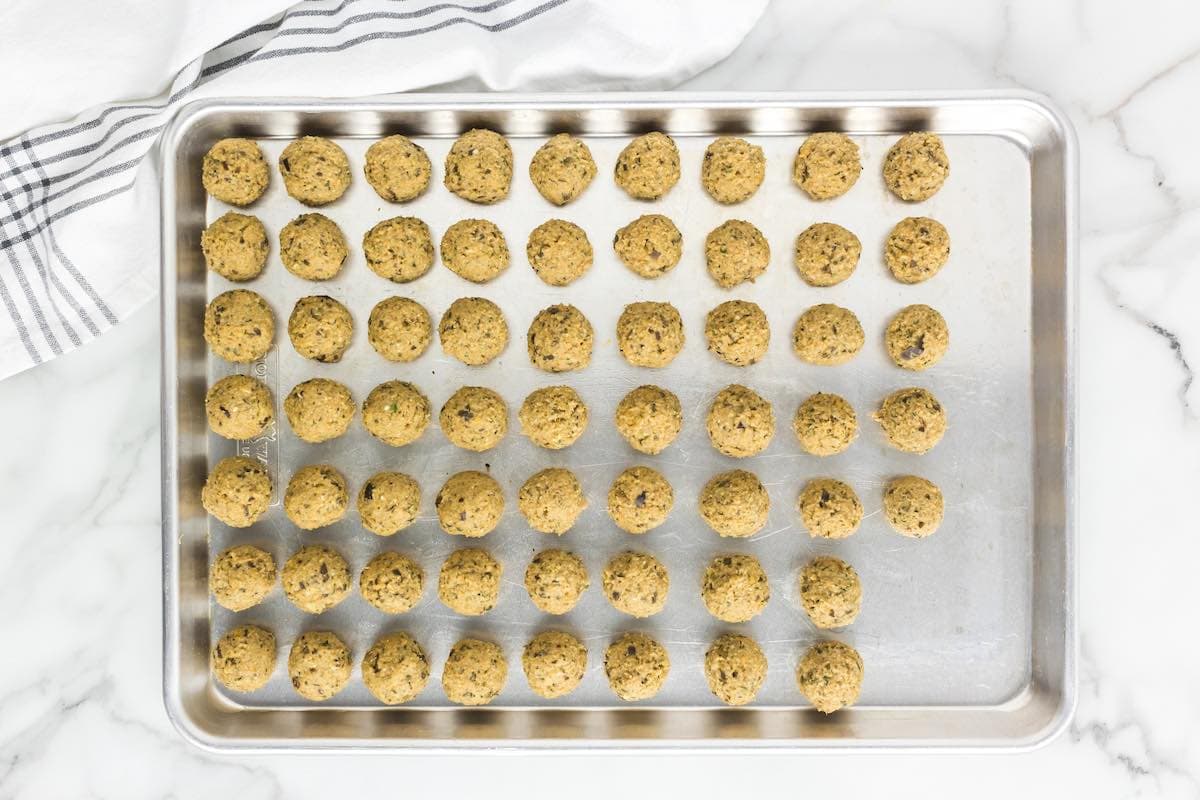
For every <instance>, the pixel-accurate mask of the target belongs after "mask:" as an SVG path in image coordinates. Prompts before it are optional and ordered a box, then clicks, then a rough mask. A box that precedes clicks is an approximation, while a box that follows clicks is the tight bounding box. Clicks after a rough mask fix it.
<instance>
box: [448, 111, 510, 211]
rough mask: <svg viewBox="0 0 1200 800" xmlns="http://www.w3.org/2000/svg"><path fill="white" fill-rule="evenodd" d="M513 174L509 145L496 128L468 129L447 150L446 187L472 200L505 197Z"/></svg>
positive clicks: (492, 200) (495, 201) (493, 199)
mask: <svg viewBox="0 0 1200 800" xmlns="http://www.w3.org/2000/svg"><path fill="white" fill-rule="evenodd" d="M512 176H513V153H512V148H511V147H510V146H509V144H508V140H507V139H505V138H504V137H503V136H501V135H500V134H498V133H496V132H495V131H489V130H484V129H481V128H476V129H474V130H469V131H467V132H466V133H464V134H463V135H462V136H459V137H458V138H457V139H455V140H454V144H453V145H452V146H451V147H450V152H449V153H447V154H446V175H445V178H443V181H444V183H445V184H446V188H447V189H449V190H450V191H451V192H453V193H454V194H456V195H458V196H459V197H461V198H462V199H464V200H470V201H471V202H472V203H484V204H491V203H499V202H500V201H501V200H503V199H504V198H506V197H508V189H509V187H510V186H511V185H512Z"/></svg>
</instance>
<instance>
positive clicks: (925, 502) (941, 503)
mask: <svg viewBox="0 0 1200 800" xmlns="http://www.w3.org/2000/svg"><path fill="white" fill-rule="evenodd" d="M945 508H946V502H945V500H944V499H943V497H942V490H941V489H939V488H938V487H937V486H936V485H935V484H934V483H932V482H931V481H927V480H925V479H924V478H918V477H917V476H916V475H902V476H901V477H899V478H893V479H892V480H890V481H888V485H887V487H886V488H885V489H884V490H883V515H884V517H886V518H887V521H888V524H889V525H891V526H892V528H894V529H895V530H896V532H897V533H902V534H904V535H905V536H911V537H912V538H914V539H923V538H925V537H926V536H930V535H931V534H933V533H935V532H936V531H937V529H938V526H939V525H941V524H942V514H943V513H944V512H945Z"/></svg>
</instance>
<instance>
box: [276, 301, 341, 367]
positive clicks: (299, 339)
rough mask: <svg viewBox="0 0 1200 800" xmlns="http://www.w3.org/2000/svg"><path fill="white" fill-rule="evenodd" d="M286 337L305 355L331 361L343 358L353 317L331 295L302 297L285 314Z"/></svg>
mask: <svg viewBox="0 0 1200 800" xmlns="http://www.w3.org/2000/svg"><path fill="white" fill-rule="evenodd" d="M288 337H289V338H290V339H291V340H292V347H294V348H296V352H297V353H299V354H300V355H302V356H304V357H305V358H311V359H312V360H313V361H320V362H321V363H322V364H334V363H337V362H338V361H341V360H342V354H343V353H345V352H346V348H348V347H349V346H350V342H351V340H352V339H353V338H354V320H353V319H351V317H350V310H349V309H347V308H346V307H345V306H344V305H342V304H341V303H339V302H338V301H337V300H334V299H333V298H332V297H328V296H326V295H312V296H310V297H301V298H300V299H299V300H297V301H296V307H295V308H293V309H292V316H291V317H289V318H288Z"/></svg>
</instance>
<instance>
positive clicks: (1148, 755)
mask: <svg viewBox="0 0 1200 800" xmlns="http://www.w3.org/2000/svg"><path fill="white" fill-rule="evenodd" d="M1106 690H1107V687H1106V686H1105V683H1104V679H1103V676H1102V674H1101V670H1100V669H1099V665H1098V664H1097V663H1096V662H1095V661H1094V659H1093V658H1092V657H1091V655H1090V653H1089V650H1088V647H1087V639H1086V637H1085V638H1084V641H1083V642H1082V644H1081V645H1080V655H1079V691H1080V695H1081V696H1083V695H1085V694H1086V695H1090V696H1092V698H1099V697H1100V696H1101V695H1102V694H1103V693H1104V692H1105V691H1106ZM1110 720H1112V721H1104V720H1100V719H1092V720H1088V721H1086V722H1085V721H1084V720H1083V719H1082V714H1077V715H1076V718H1075V720H1074V721H1072V723H1071V725H1070V728H1069V731H1070V737H1071V741H1072V742H1073V743H1075V744H1081V743H1084V742H1088V743H1091V744H1092V745H1094V746H1095V747H1096V748H1097V749H1098V750H1099V751H1100V752H1102V753H1103V754H1104V757H1105V758H1106V759H1107V760H1108V762H1109V763H1110V764H1112V765H1114V766H1118V767H1120V768H1121V769H1122V770H1124V771H1125V773H1126V774H1127V775H1128V776H1129V777H1130V778H1131V779H1132V780H1134V781H1145V780H1147V779H1148V780H1150V781H1151V782H1153V784H1154V786H1155V789H1156V790H1158V791H1159V792H1162V791H1163V789H1164V786H1163V778H1164V777H1166V776H1168V775H1169V776H1172V777H1174V778H1176V779H1178V780H1179V781H1181V782H1183V783H1185V784H1186V785H1187V787H1188V788H1189V790H1190V791H1189V794H1193V795H1200V775H1198V774H1197V773H1196V772H1194V771H1192V770H1191V769H1188V768H1187V767H1186V766H1184V765H1182V764H1180V763H1178V762H1177V761H1175V760H1174V759H1172V758H1168V757H1167V756H1166V755H1164V754H1163V753H1162V752H1161V751H1160V750H1159V749H1158V748H1156V747H1155V746H1154V742H1153V739H1152V737H1151V735H1150V732H1149V730H1148V729H1147V728H1146V727H1145V724H1144V723H1143V721H1142V720H1141V719H1139V718H1138V717H1137V716H1136V715H1135V714H1134V713H1132V712H1131V711H1130V710H1128V709H1127V710H1126V711H1125V713H1124V714H1123V715H1120V716H1118V715H1116V714H1113V715H1111V717H1110ZM1126 732H1129V733H1132V734H1133V736H1134V737H1135V738H1136V740H1137V741H1138V742H1139V743H1140V744H1141V746H1142V748H1143V750H1144V755H1142V756H1141V757H1140V758H1139V757H1138V756H1137V755H1135V754H1134V753H1132V752H1130V751H1129V750H1128V748H1124V747H1122V745H1120V744H1119V743H1117V742H1116V741H1115V740H1116V739H1117V738H1118V736H1119V735H1120V734H1123V733H1126ZM1164 773H1165V774H1164Z"/></svg>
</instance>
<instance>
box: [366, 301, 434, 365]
mask: <svg viewBox="0 0 1200 800" xmlns="http://www.w3.org/2000/svg"><path fill="white" fill-rule="evenodd" d="M432 340H433V320H432V319H430V318H429V312H428V311H426V310H425V307H424V306H422V305H421V304H420V303H418V302H417V301H416V300H410V299H408V298H407V297H387V298H384V299H383V300H380V301H379V302H378V303H376V304H375V307H374V308H372V309H371V316H370V317H368V318H367V341H368V342H370V343H371V347H373V348H375V352H376V353H379V355H381V356H383V357H384V358H386V359H387V360H388V361H394V362H397V363H402V364H403V363H408V362H410V361H416V360H417V359H418V358H420V357H421V354H422V353H424V352H425V350H426V349H427V348H428V347H429V342H430V341H432Z"/></svg>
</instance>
